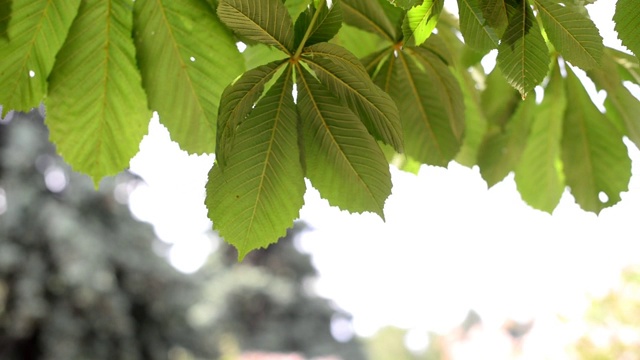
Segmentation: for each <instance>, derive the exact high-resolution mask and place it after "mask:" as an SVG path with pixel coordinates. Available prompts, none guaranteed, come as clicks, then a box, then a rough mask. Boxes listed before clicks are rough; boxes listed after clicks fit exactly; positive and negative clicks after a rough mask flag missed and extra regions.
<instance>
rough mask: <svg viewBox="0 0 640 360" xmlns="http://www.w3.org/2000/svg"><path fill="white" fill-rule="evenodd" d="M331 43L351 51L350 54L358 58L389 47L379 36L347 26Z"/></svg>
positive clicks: (345, 25)
mask: <svg viewBox="0 0 640 360" xmlns="http://www.w3.org/2000/svg"><path fill="white" fill-rule="evenodd" d="M331 42H332V43H334V44H336V45H340V46H342V47H343V48H346V49H349V52H351V53H352V54H353V55H355V56H356V57H358V58H363V57H365V56H368V55H370V54H372V53H373V52H376V51H379V50H380V49H382V48H384V47H388V46H389V42H388V41H385V40H384V39H382V38H381V37H379V36H378V35H376V34H374V33H371V32H368V31H364V30H362V29H360V28H357V27H355V26H350V25H347V24H343V25H342V28H340V31H339V32H338V35H337V36H336V37H335V38H333V40H332V41H331Z"/></svg>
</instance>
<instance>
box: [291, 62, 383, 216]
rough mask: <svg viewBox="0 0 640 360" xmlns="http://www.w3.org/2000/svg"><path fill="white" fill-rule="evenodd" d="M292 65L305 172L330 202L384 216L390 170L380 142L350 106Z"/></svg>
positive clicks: (355, 210)
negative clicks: (343, 103) (296, 71)
mask: <svg viewBox="0 0 640 360" xmlns="http://www.w3.org/2000/svg"><path fill="white" fill-rule="evenodd" d="M298 69H299V72H298V111H299V112H300V115H301V121H302V127H303V134H304V149H305V157H306V176H307V177H308V178H309V180H311V183H312V184H313V186H314V187H315V188H317V189H318V190H319V191H320V195H321V196H322V197H324V198H326V199H327V200H329V203H330V204H331V205H335V206H338V207H340V208H341V209H344V210H349V211H350V212H358V213H360V212H364V211H371V212H375V213H377V214H378V215H380V217H382V218H384V213H383V208H384V202H385V200H386V199H387V197H388V196H389V195H390V194H391V175H390V174H389V165H388V164H387V162H386V160H385V158H384V155H383V154H382V151H381V150H380V147H379V146H378V144H377V143H376V142H375V140H374V139H373V137H371V135H369V133H368V132H367V129H366V128H365V127H364V125H363V124H362V122H361V121H360V120H359V119H358V118H357V117H356V116H355V115H354V114H353V113H352V112H351V110H349V109H348V108H346V107H344V106H342V105H341V104H340V102H339V101H338V99H336V98H335V97H334V96H333V95H331V93H330V92H329V91H328V90H326V89H325V88H324V87H323V86H322V85H321V84H320V83H319V82H318V81H317V80H316V79H315V78H314V77H313V76H312V75H311V74H310V73H309V72H307V71H306V70H304V68H302V67H301V66H298Z"/></svg>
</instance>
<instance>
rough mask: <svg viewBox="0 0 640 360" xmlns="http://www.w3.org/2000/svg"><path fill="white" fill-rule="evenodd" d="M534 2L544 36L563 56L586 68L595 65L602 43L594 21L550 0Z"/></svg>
mask: <svg viewBox="0 0 640 360" xmlns="http://www.w3.org/2000/svg"><path fill="white" fill-rule="evenodd" d="M535 2H536V5H537V9H538V13H539V16H540V19H541V20H542V24H543V26H544V29H545V31H546V33H547V36H548V37H549V40H551V43H552V44H553V46H554V47H555V48H556V50H558V51H559V52H560V53H561V54H562V57H563V58H564V59H565V60H567V61H569V62H570V63H572V64H573V65H576V66H579V67H581V68H583V69H585V70H586V69H591V68H594V67H597V66H598V65H599V64H600V59H601V58H602V54H603V52H604V45H603V44H602V37H601V36H600V33H599V32H598V28H596V25H595V24H594V23H593V21H591V19H589V18H587V17H586V16H584V15H581V14H579V13H577V12H574V11H571V10H569V9H567V8H566V7H564V6H560V5H559V4H556V3H554V2H552V1H550V0H535Z"/></svg>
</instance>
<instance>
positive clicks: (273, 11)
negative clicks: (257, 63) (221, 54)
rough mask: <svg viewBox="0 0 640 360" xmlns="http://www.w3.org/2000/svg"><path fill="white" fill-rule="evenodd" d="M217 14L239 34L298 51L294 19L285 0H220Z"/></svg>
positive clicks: (284, 48)
mask: <svg viewBox="0 0 640 360" xmlns="http://www.w3.org/2000/svg"><path fill="white" fill-rule="evenodd" d="M218 16H219V17H220V20H222V21H223V22H224V23H225V24H226V25H227V26H228V27H229V28H230V29H231V30H233V31H234V32H236V33H237V34H238V35H240V36H244V37H246V38H248V39H251V40H255V41H258V42H261V43H264V44H267V45H271V46H275V47H277V48H278V49H280V50H281V51H283V52H285V53H287V54H288V55H292V54H293V52H294V51H295V47H294V36H293V20H291V16H290V15H289V13H288V12H287V9H286V8H285V7H284V4H283V3H282V0H221V1H220V4H219V5H218Z"/></svg>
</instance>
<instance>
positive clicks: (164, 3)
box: [134, 0, 244, 154]
mask: <svg viewBox="0 0 640 360" xmlns="http://www.w3.org/2000/svg"><path fill="white" fill-rule="evenodd" d="M134 19H135V34H134V35H135V41H136V55H137V59H138V64H139V66H140V70H141V73H142V80H143V85H144V88H145V90H146V92H147V95H148V97H149V106H150V108H151V109H152V110H154V111H157V112H158V114H159V116H160V122H161V123H162V124H163V125H165V126H166V127H167V129H168V130H169V133H170V135H171V139H172V140H174V141H176V142H177V143H178V144H179V145H180V147H181V148H182V149H183V150H186V151H188V152H189V153H198V154H201V153H212V152H213V151H214V150H215V140H216V125H215V124H216V123H215V120H216V116H217V113H218V103H219V102H220V96H221V95H222V91H223V90H224V88H225V87H226V86H227V85H228V84H229V83H230V82H231V81H232V80H233V79H234V78H235V77H236V76H238V75H239V74H240V73H241V72H242V70H244V67H243V61H242V56H241V55H240V54H239V52H238V50H237V48H236V45H235V40H234V39H233V36H232V34H231V33H230V32H229V31H228V30H226V28H225V27H224V26H223V25H222V23H220V21H219V20H218V19H217V18H216V16H215V14H214V12H213V10H212V9H211V7H210V6H209V5H208V4H207V3H206V2H205V1H203V0H137V1H136V2H135V4H134ZM209 44H210V45H209Z"/></svg>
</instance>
